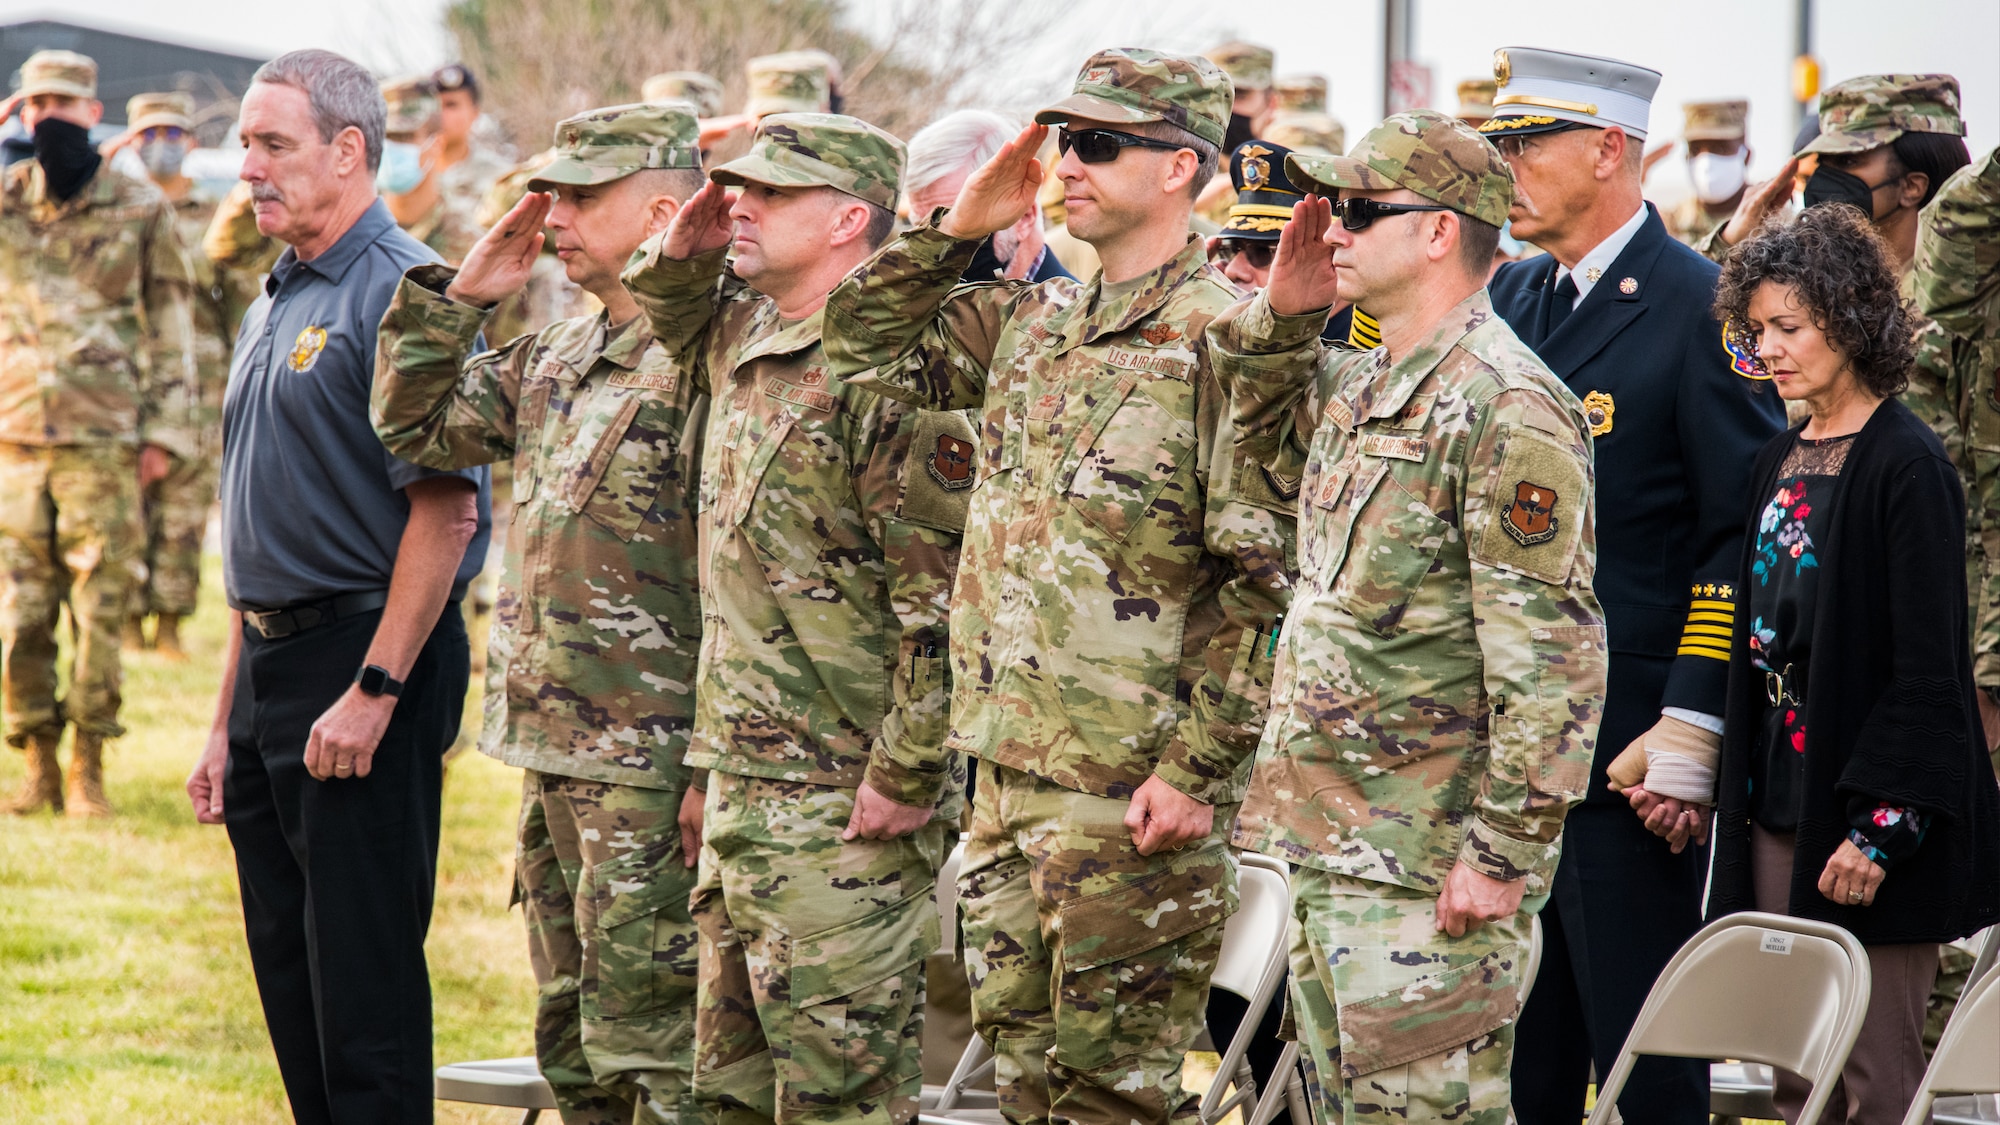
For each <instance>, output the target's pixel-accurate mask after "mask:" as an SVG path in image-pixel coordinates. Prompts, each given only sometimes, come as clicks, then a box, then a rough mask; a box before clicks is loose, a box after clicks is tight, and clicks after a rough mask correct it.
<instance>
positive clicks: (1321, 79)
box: [1271, 74, 1326, 114]
mask: <svg viewBox="0 0 2000 1125" xmlns="http://www.w3.org/2000/svg"><path fill="white" fill-rule="evenodd" d="M1271 101H1272V104H1274V105H1275V106H1276V107H1277V110H1278V112H1279V113H1280V114H1286V113H1325V112H1326V76H1325V75H1323V74H1288V75H1286V76H1285V77H1283V78H1280V79H1278V81H1277V82H1276V83H1274V84H1273V85H1272V86H1271Z"/></svg>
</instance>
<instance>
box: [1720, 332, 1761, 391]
mask: <svg viewBox="0 0 2000 1125" xmlns="http://www.w3.org/2000/svg"><path fill="white" fill-rule="evenodd" d="M1734 324H1735V322H1734V321H1731V322H1730V323H1729V324H1725V325H1723V326H1722V350H1723V351H1725V352H1728V353H1729V369H1730V370H1731V371H1734V372H1736V373H1737V374H1738V375H1741V376H1743V377H1744V378H1745V379H1769V378H1770V377H1771V376H1770V375H1769V373H1767V372H1766V371H1765V370H1764V364H1763V363H1762V362H1761V361H1760V360H1758V358H1757V354H1756V353H1755V352H1753V351H1751V350H1750V346H1749V345H1748V344H1746V343H1744V342H1743V341H1742V340H1739V339H1737V338H1736V333H1735V332H1734V331H1733V330H1732V329H1733V328H1734Z"/></svg>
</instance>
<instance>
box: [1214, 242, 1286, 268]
mask: <svg viewBox="0 0 2000 1125" xmlns="http://www.w3.org/2000/svg"><path fill="white" fill-rule="evenodd" d="M1277 252H1278V244H1277V243H1275V242H1248V241H1245V240H1243V239H1238V238H1225V239H1222V240H1221V241H1220V242H1217V243H1216V244H1215V249H1214V250H1212V251H1210V252H1209V255H1208V260H1209V261H1211V262H1214V263H1215V264H1216V265H1218V266H1220V267H1222V268H1224V269H1227V268H1229V263H1231V262H1233V261H1235V260H1236V259H1237V258H1238V257H1239V256H1240V257H1242V258H1244V259H1245V260H1247V261H1248V262H1249V263H1250V268H1251V269H1253V270H1267V269H1270V268H1271V258H1272V256H1274V255H1275V254H1277Z"/></svg>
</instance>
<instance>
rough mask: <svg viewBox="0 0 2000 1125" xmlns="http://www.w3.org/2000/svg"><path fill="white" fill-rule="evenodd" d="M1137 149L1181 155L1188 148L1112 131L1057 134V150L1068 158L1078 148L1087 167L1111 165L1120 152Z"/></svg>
mask: <svg viewBox="0 0 2000 1125" xmlns="http://www.w3.org/2000/svg"><path fill="white" fill-rule="evenodd" d="M1135 147H1136V148H1163V149H1166V150H1167V151H1169V152H1179V151H1180V150H1181V149H1183V148H1186V147H1187V146H1186V145H1177V144H1174V143H1173V142H1172V141H1156V140H1154V139H1153V138H1151V137H1135V136H1133V135H1132V134H1130V133H1120V132H1116V131H1115V130H1111V129H1077V130H1074V131H1072V130H1069V129H1060V130H1057V132H1056V151H1057V152H1059V153H1062V154H1063V155H1065V156H1067V155H1068V154H1069V150H1070V149H1075V150H1076V158H1077V159H1078V160H1081V161H1083V162H1084V163H1085V164H1109V163H1111V162H1112V161H1114V160H1116V159H1118V152H1119V150H1120V149H1125V148H1135Z"/></svg>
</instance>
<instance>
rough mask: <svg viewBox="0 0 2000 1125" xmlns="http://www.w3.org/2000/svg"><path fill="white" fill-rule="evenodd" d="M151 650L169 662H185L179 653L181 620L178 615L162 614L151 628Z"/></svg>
mask: <svg viewBox="0 0 2000 1125" xmlns="http://www.w3.org/2000/svg"><path fill="white" fill-rule="evenodd" d="M153 648H154V649H155V650H157V651H158V652H159V654H160V655H161V656H164V657H166V658H167V659H169V660H186V659H187V653H185V652H182V651H181V618H180V614H178V613H162V614H161V615H160V616H159V618H158V623H157V624H155V625H154V626H153Z"/></svg>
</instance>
